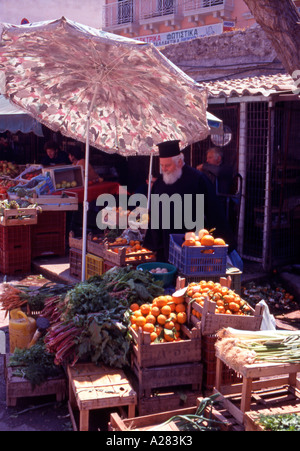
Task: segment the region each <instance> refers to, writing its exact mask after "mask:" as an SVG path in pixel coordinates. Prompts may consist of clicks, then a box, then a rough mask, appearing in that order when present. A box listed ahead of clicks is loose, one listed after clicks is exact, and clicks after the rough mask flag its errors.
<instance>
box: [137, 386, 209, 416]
mask: <svg viewBox="0 0 300 451" xmlns="http://www.w3.org/2000/svg"><path fill="white" fill-rule="evenodd" d="M136 391H137V392H138V388H137V389H136ZM201 395H202V391H201V390H200V389H198V390H192V389H191V388H190V387H188V388H187V387H186V386H183V387H170V388H168V389H159V390H158V389H157V390H153V393H151V395H150V396H138V405H137V410H138V413H139V415H140V416H142V415H152V414H155V413H160V412H165V411H166V410H175V409H183V408H188V407H193V406H195V405H196V404H197V398H199V396H201Z"/></svg>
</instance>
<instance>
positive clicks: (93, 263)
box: [85, 254, 103, 279]
mask: <svg viewBox="0 0 300 451" xmlns="http://www.w3.org/2000/svg"><path fill="white" fill-rule="evenodd" d="M101 274H103V258H101V257H97V256H96V255H93V254H86V257H85V278H86V279H89V278H90V277H93V276H101Z"/></svg>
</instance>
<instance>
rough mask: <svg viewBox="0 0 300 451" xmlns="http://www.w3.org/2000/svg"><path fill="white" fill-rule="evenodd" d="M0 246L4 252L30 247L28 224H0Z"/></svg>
mask: <svg viewBox="0 0 300 451" xmlns="http://www.w3.org/2000/svg"><path fill="white" fill-rule="evenodd" d="M0 248H1V249H2V251H4V252H10V251H14V250H17V249H24V248H25V249H29V248H30V226H2V225H0Z"/></svg>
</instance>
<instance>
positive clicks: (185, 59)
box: [160, 25, 283, 81]
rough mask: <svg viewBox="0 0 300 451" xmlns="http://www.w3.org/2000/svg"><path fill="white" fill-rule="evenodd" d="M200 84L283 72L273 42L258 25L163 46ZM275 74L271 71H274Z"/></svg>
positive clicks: (170, 57) (174, 60)
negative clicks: (214, 80)
mask: <svg viewBox="0 0 300 451" xmlns="http://www.w3.org/2000/svg"><path fill="white" fill-rule="evenodd" d="M160 50H161V51H162V53H163V54H164V55H165V56H166V57H167V58H169V59H170V60H171V61H172V62H173V63H174V64H176V65H177V66H178V67H180V68H181V69H182V70H183V71H184V72H186V73H187V74H188V75H190V76H191V77H192V78H194V79H195V80H197V81H208V80H213V79H222V78H236V77H246V76H255V75H267V74H269V73H272V74H274V73H276V70H277V72H281V71H283V67H282V64H281V63H280V61H279V60H278V58H277V56H276V52H275V50H274V49H273V47H272V45H271V43H270V41H269V40H268V39H267V38H266V36H265V33H264V32H263V30H262V29H261V28H260V27H259V26H258V25H255V26H253V27H251V28H247V29H245V30H237V31H231V32H227V33H223V34H221V35H214V36H209V37H204V38H197V39H194V40H191V41H186V42H182V43H178V44H169V45H167V46H164V47H160ZM270 71H271V72H270Z"/></svg>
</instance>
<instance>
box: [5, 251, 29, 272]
mask: <svg viewBox="0 0 300 451" xmlns="http://www.w3.org/2000/svg"><path fill="white" fill-rule="evenodd" d="M30 271H31V249H30V247H29V246H27V247H25V246H24V247H23V248H18V249H16V250H13V251H12V250H11V251H8V252H6V251H4V250H3V249H0V272H1V273H2V274H5V275H12V276H16V275H20V274H26V273H29V272H30Z"/></svg>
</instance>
